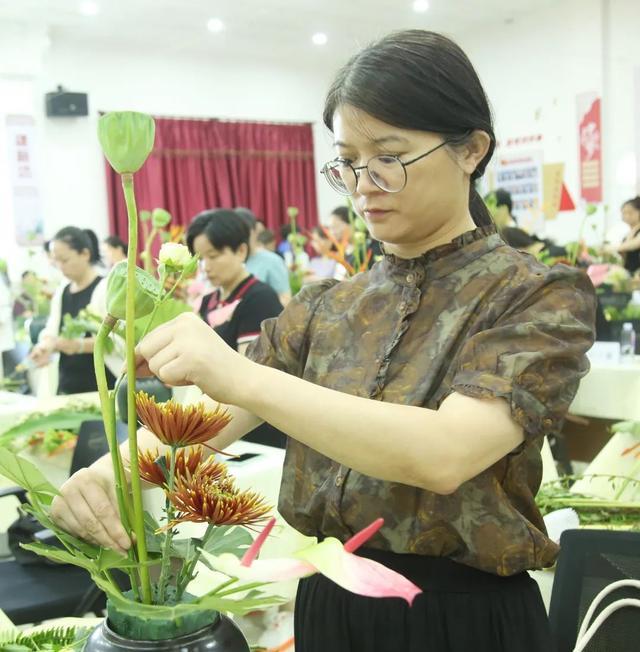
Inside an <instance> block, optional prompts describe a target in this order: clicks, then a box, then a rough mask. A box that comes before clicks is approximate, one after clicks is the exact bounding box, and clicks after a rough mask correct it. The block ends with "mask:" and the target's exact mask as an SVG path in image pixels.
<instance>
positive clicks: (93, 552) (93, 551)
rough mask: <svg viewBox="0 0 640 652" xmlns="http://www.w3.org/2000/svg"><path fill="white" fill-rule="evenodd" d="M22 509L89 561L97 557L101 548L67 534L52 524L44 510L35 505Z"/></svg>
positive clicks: (25, 506)
mask: <svg viewBox="0 0 640 652" xmlns="http://www.w3.org/2000/svg"><path fill="white" fill-rule="evenodd" d="M22 509H23V510H24V511H25V512H27V514H31V515H32V516H33V517H34V518H35V519H36V520H37V521H38V522H39V523H40V525H42V526H43V527H44V528H47V529H49V530H51V531H52V532H53V533H54V534H55V535H56V537H57V538H58V539H60V541H62V542H63V543H66V544H67V545H68V546H70V547H72V548H76V549H77V550H78V552H79V553H80V554H83V555H84V556H85V557H87V558H89V559H95V558H96V557H97V556H98V553H99V552H100V550H101V548H99V547H98V546H95V545H93V544H92V543H88V542H87V541H84V540H82V539H78V538H76V537H74V536H73V535H71V534H69V533H68V532H66V531H65V530H63V529H62V528H61V527H59V526H58V525H57V524H56V523H54V522H53V521H52V520H51V518H50V517H49V515H48V514H47V513H46V512H45V511H44V510H42V509H40V508H39V507H37V506H35V505H24V506H23V507H22Z"/></svg>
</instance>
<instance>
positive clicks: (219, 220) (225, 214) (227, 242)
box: [187, 208, 249, 255]
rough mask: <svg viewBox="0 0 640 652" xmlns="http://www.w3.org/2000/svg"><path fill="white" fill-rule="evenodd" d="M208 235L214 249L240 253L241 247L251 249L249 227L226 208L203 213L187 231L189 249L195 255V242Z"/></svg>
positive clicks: (235, 213)
mask: <svg viewBox="0 0 640 652" xmlns="http://www.w3.org/2000/svg"><path fill="white" fill-rule="evenodd" d="M203 234H204V235H206V236H207V240H209V242H210V243H211V246H212V247H215V248H216V249H219V250H221V249H224V248H225V247H229V249H231V251H238V249H239V248H240V245H243V244H246V245H247V255H248V249H249V227H248V225H247V222H246V221H245V220H243V219H242V217H241V216H240V215H238V213H237V212H236V211H232V210H229V209H226V208H217V209H214V210H209V211H203V212H202V213H200V214H198V215H196V216H195V217H194V218H193V221H192V222H191V224H189V228H188V229H187V247H189V251H190V252H191V254H194V253H195V252H194V250H193V241H194V240H195V239H196V238H197V237H198V236H199V235H203Z"/></svg>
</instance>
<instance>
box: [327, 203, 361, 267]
mask: <svg viewBox="0 0 640 652" xmlns="http://www.w3.org/2000/svg"><path fill="white" fill-rule="evenodd" d="M347 207H348V208H349V225H350V227H351V228H350V232H351V233H350V234H349V233H345V235H344V236H343V238H342V240H341V241H340V242H338V241H337V240H336V238H335V237H334V236H333V235H332V234H331V232H330V231H329V230H328V229H326V228H324V229H323V231H324V233H325V235H326V236H327V238H329V240H330V241H331V244H332V245H333V249H334V251H332V252H330V253H329V258H332V259H333V260H335V261H336V262H337V263H339V264H340V265H342V266H343V267H344V268H345V269H346V270H347V276H354V275H355V274H358V273H360V272H364V271H366V270H367V269H369V265H370V263H371V258H372V256H373V250H372V249H371V248H370V247H369V246H368V244H367V225H366V224H365V223H364V220H363V219H362V218H361V217H359V216H358V215H356V214H355V211H354V210H353V205H352V203H351V201H350V200H348V201H347Z"/></svg>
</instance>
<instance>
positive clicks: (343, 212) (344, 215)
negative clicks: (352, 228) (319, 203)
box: [331, 205, 351, 224]
mask: <svg viewBox="0 0 640 652" xmlns="http://www.w3.org/2000/svg"><path fill="white" fill-rule="evenodd" d="M331 215H335V216H336V217H339V218H340V219H341V220H342V221H343V222H344V223H345V224H351V222H350V221H349V209H348V208H347V207H346V206H344V205H343V206H337V207H336V208H334V209H333V210H332V211H331Z"/></svg>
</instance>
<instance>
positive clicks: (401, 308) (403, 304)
mask: <svg viewBox="0 0 640 652" xmlns="http://www.w3.org/2000/svg"><path fill="white" fill-rule="evenodd" d="M406 309H407V304H406V302H405V301H401V302H400V303H399V304H398V310H399V311H400V312H404V311H405V310H406Z"/></svg>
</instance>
